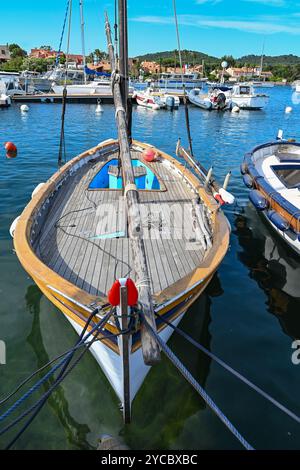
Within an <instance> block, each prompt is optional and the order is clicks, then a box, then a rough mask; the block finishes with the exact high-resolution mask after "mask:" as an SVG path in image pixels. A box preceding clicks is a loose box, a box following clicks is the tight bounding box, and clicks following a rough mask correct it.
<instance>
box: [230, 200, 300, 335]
mask: <svg viewBox="0 0 300 470" xmlns="http://www.w3.org/2000/svg"><path fill="white" fill-rule="evenodd" d="M234 233H235V234H236V235H237V237H238V240H239V244H240V246H241V248H242V251H240V252H239V253H238V257H239V259H240V261H242V263H243V264H244V265H245V266H247V267H248V268H249V272H250V277H251V278H252V279H254V280H255V281H256V282H257V284H258V286H259V287H260V288H261V289H262V290H263V291H264V293H265V294H266V295H267V297H268V300H267V305H268V310H269V312H270V313H272V314H273V315H275V316H276V317H277V318H278V320H279V322H280V324H281V326H282V329H283V331H284V333H285V334H287V335H288V336H290V337H291V338H293V339H295V338H300V316H299V307H300V296H299V278H300V262H299V259H297V256H296V255H295V254H293V253H292V252H291V251H290V250H289V248H288V247H286V246H285V245H284V244H283V242H282V241H281V240H280V239H279V237H278V236H277V235H276V234H275V233H274V234H273V233H272V231H271V229H270V228H269V227H268V226H266V224H265V222H264V221H263V220H262V219H261V218H260V216H259V215H258V214H257V213H256V212H255V210H254V209H253V208H252V207H246V209H245V212H244V213H243V214H239V215H237V216H236V219H235V231H234Z"/></svg>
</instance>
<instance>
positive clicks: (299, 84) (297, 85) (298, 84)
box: [293, 80, 300, 93]
mask: <svg viewBox="0 0 300 470" xmlns="http://www.w3.org/2000/svg"><path fill="white" fill-rule="evenodd" d="M293 87H294V88H295V91H296V93H300V81H299V80H297V81H296V82H294V83H293Z"/></svg>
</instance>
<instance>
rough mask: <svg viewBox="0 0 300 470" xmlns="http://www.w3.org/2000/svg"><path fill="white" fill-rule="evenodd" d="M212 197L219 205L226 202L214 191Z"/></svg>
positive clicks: (223, 204)
mask: <svg viewBox="0 0 300 470" xmlns="http://www.w3.org/2000/svg"><path fill="white" fill-rule="evenodd" d="M214 198H215V200H216V201H217V202H218V203H219V204H220V206H225V204H226V202H225V201H224V200H223V198H222V196H221V194H220V193H214Z"/></svg>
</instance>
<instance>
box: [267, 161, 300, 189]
mask: <svg viewBox="0 0 300 470" xmlns="http://www.w3.org/2000/svg"><path fill="white" fill-rule="evenodd" d="M272 170H273V171H274V173H275V174H276V176H277V177H278V178H279V179H280V181H281V182H282V183H283V184H284V185H285V186H286V188H288V189H293V188H300V164H299V165H274V166H272Z"/></svg>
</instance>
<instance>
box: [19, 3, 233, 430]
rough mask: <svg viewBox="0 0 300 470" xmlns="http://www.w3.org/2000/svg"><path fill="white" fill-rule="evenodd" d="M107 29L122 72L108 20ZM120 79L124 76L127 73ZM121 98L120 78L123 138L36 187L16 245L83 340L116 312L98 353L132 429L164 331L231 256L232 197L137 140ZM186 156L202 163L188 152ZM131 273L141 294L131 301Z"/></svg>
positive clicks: (32, 273)
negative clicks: (228, 205) (228, 209)
mask: <svg viewBox="0 0 300 470" xmlns="http://www.w3.org/2000/svg"><path fill="white" fill-rule="evenodd" d="M121 3H122V2H121ZM124 5H126V2H123V7H124ZM121 14H122V15H123V17H124V16H125V15H124V10H123V12H121ZM106 33H107V39H108V44H109V53H110V59H111V64H112V70H116V62H115V56H114V48H113V46H112V39H111V30H110V26H109V23H108V20H107V22H106ZM122 50H123V54H124V49H122ZM122 50H121V54H120V63H123V64H125V63H126V62H125V61H124V58H125V57H126V55H123V56H122ZM120 73H121V74H122V76H124V77H126V76H127V75H126V68H124V69H121V71H120ZM117 78H118V77H117ZM121 90H122V88H121V85H120V80H118V79H116V80H115V81H114V86H113V92H114V98H115V103H116V120H117V126H118V140H112V139H109V140H106V141H104V142H102V143H100V144H99V145H97V146H96V147H94V148H92V149H90V150H88V151H86V152H84V153H83V154H81V155H79V156H77V157H75V158H74V159H73V160H71V161H70V162H68V163H66V164H65V166H63V167H62V168H61V169H60V170H59V171H58V172H57V173H56V174H55V175H53V176H52V177H51V178H50V179H49V181H47V182H46V183H45V184H43V185H40V186H39V187H38V188H37V190H36V191H35V192H34V195H33V197H32V200H31V201H30V203H29V204H28V206H27V207H26V208H25V210H24V212H23V213H22V215H21V216H20V218H19V219H18V221H17V223H16V224H15V229H14V246H15V250H16V254H17V256H18V257H19V260H20V262H21V263H22V265H23V267H24V268H25V270H26V271H27V273H28V274H29V275H30V276H31V277H32V279H33V280H34V281H35V282H36V284H37V285H38V286H39V287H40V289H41V290H42V292H43V293H44V294H45V295H46V296H47V297H48V299H49V300H50V301H51V302H52V303H53V304H54V305H55V306H56V307H58V308H59V309H60V310H61V312H62V313H63V314H64V315H65V317H66V318H67V319H68V321H69V322H70V323H71V325H72V326H73V327H74V329H75V330H76V331H77V332H78V334H81V333H82V331H83V329H84V328H85V327H87V330H88V331H91V329H92V328H93V327H94V326H95V325H97V324H98V323H99V321H100V319H102V318H104V317H105V318H106V315H107V313H108V312H110V313H111V314H112V315H111V316H110V318H109V320H108V322H107V323H106V324H105V326H103V328H101V330H98V331H97V334H98V337H97V341H96V342H94V343H93V345H92V346H91V352H92V353H93V355H94V356H95V358H96V360H97V362H98V363H99V365H100V366H101V368H102V369H103V371H104V373H105V375H106V377H107V379H108V380H109V382H110V384H111V386H112V387H113V389H114V390H115V392H116V394H117V396H118V397H119V399H120V401H121V403H122V406H123V413H124V420H125V422H129V420H130V407H131V402H132V400H133V399H134V397H135V395H136V393H137V392H138V390H139V388H140V386H141V384H142V383H143V381H144V379H145V377H146V375H147V374H148V372H149V370H150V366H152V365H154V364H156V363H157V362H158V361H159V360H160V348H159V346H158V343H157V336H155V335H156V334H158V335H159V336H160V337H161V338H162V339H163V340H164V341H167V340H168V338H169V337H170V336H171V334H172V331H173V330H172V329H171V327H170V326H168V325H167V324H166V323H165V322H164V320H168V322H171V323H172V324H173V325H177V324H178V323H179V322H180V320H181V319H182V317H183V316H184V315H185V313H186V312H187V311H188V309H189V307H190V306H191V305H192V304H193V303H194V302H195V300H196V299H197V298H198V297H199V296H200V295H201V293H202V292H203V291H204V289H205V288H206V287H207V285H208V284H209V282H210V280H211V279H212V277H213V275H214V273H215V272H216V270H217V269H218V267H219V265H220V263H221V262H222V260H223V258H224V256H225V255H226V252H227V250H228V246H229V237H230V227H229V223H228V221H227V219H226V217H225V216H224V214H223V213H222V211H221V210H220V208H221V204H220V203H223V200H225V199H226V191H225V189H223V191H222V188H221V189H220V190H219V192H218V189H217V192H216V185H215V183H214V182H212V180H211V172H209V173H208V174H207V173H206V172H203V170H202V168H201V167H199V166H197V165H196V164H194V166H193V165H192V166H193V169H194V170H195V172H197V171H198V177H196V176H195V174H194V173H192V171H190V170H189V169H188V168H187V165H186V164H182V163H181V162H179V161H178V160H177V159H176V158H173V157H171V156H169V155H167V154H166V153H165V152H163V151H161V150H159V149H156V148H153V147H152V146H151V145H149V144H145V143H142V142H137V141H134V140H133V141H131V140H129V139H128V128H127V126H126V112H125V107H124V104H122V103H126V102H127V101H126V99H125V100H124V102H123V101H122V96H124V95H122V92H124V89H123V90H122V92H121ZM125 90H126V87H125ZM177 154H178V156H180V155H182V156H183V157H184V158H185V159H187V162H190V160H191V161H192V162H193V160H192V158H191V156H190V155H189V153H188V152H187V151H185V150H184V149H183V148H182V147H181V145H179V144H178V146H177ZM221 195H222V196H221ZM222 198H223V199H222ZM224 198H225V199H224ZM129 277H130V278H131V280H132V281H133V282H134V283H135V285H136V288H137V289H138V295H139V297H138V302H137V301H136V300H135V301H134V304H132V303H131V304H130V303H129V287H127V286H129V284H128V282H129V281H128V278H129ZM118 279H120V281H117V282H116V280H118ZM131 285H132V283H131ZM112 286H114V288H113V290H114V292H116V289H117V291H118V292H117V295H119V300H118V301H117V302H116V303H113V302H112V300H111V295H112V294H111V293H112V290H111V291H110V289H111V287H112ZM109 291H110V294H109ZM124 294H125V295H124ZM109 302H110V303H112V304H113V305H116V308H114V309H112V306H111V305H110V304H109ZM91 314H92V315H93V321H92V322H91V323H90V324H88V323H87V320H88V319H89V318H90V317H91ZM150 329H151V331H150Z"/></svg>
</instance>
